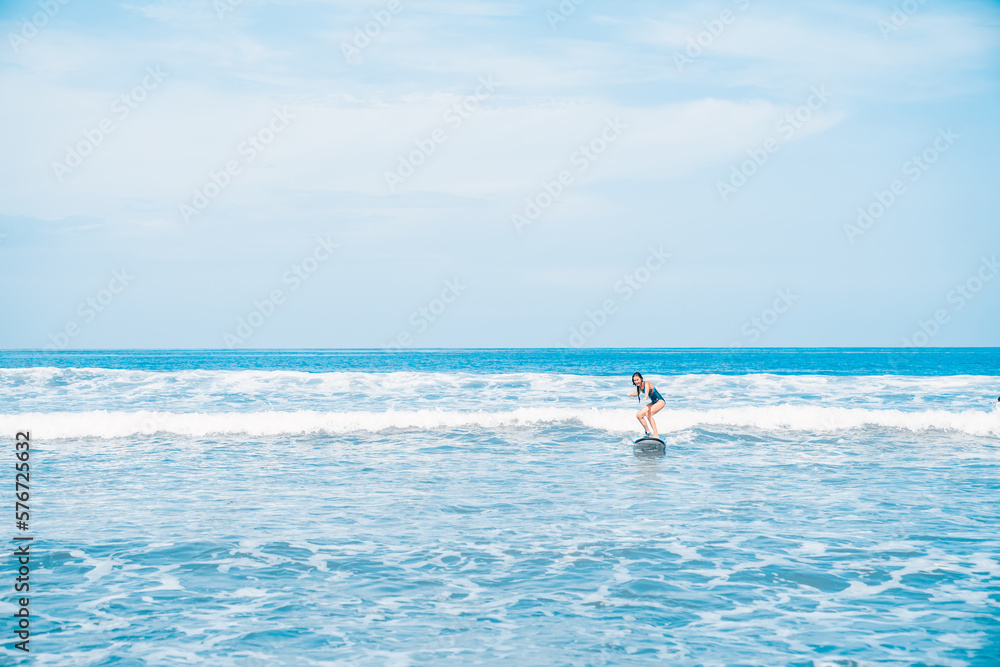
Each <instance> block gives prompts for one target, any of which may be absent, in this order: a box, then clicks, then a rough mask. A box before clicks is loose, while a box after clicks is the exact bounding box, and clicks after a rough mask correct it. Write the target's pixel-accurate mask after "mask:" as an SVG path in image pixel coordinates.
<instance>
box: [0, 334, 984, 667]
mask: <svg viewBox="0 0 1000 667" xmlns="http://www.w3.org/2000/svg"><path fill="white" fill-rule="evenodd" d="M998 369H1000V350H996V349H990V350H920V351H914V352H907V353H901V352H898V351H892V350H817V351H802V350H777V351H763V350H761V351H728V350H727V351H711V350H696V351H685V350H635V351H629V350H588V351H567V350H528V351H517V350H478V351H477V350H470V351H406V352H391V353H388V352H381V351H368V352H366V351H280V352H278V351H274V352H268V351H250V352H137V351H130V352H120V353H113V352H112V353H109V352H96V353H45V354H43V353H25V352H3V353H0V378H2V382H0V405H2V406H3V407H2V412H0V426H2V428H3V430H4V431H5V432H8V433H9V434H10V435H13V434H14V432H15V431H16V430H24V429H30V430H31V432H32V439H33V441H34V450H33V458H32V528H31V534H32V535H33V536H34V537H35V544H34V546H33V549H35V550H36V551H35V555H36V558H37V559H38V560H37V562H35V563H34V567H35V568H37V569H35V570H33V572H32V577H33V582H37V583H36V584H35V586H36V587H35V588H33V590H32V594H33V595H32V613H33V615H34V616H33V624H32V630H33V631H34V632H35V633H37V634H34V635H33V638H32V656H31V658H30V659H28V658H25V657H24V656H21V655H18V654H17V653H15V652H14V651H13V650H12V649H11V645H12V640H6V639H5V641H4V647H3V649H2V650H3V653H2V655H3V656H4V660H7V661H8V662H9V663H11V664H29V663H31V664H34V663H35V662H37V663H38V664H46V665H104V664H122V665H126V664H128V665H131V664H135V665H142V664H149V665H163V664H212V665H272V664H287V665H324V664H360V665H383V664H396V665H407V664H442V663H444V664H464V663H483V664H527V665H535V664H537V665H549V664H581V665H583V664H586V665H593V664H619V663H651V664H654V663H655V664H672V665H814V666H819V665H824V666H832V665H845V666H846V665H870V664H871V665H874V664H879V665H915V664H924V665H977V666H978V665H994V664H997V663H998V660H997V655H998V649H1000V627H998V621H997V618H998V615H997V610H998V606H1000V592H998V581H1000V555H998V554H1000V549H998V547H1000V537H998V535H1000V509H998V507H1000V505H998V502H997V501H998V495H1000V481H998V476H997V471H998V459H1000V410H998V409H997V407H996V406H997V396H998V395H1000V371H998ZM634 370H640V371H642V372H643V373H644V375H646V377H647V379H650V380H652V381H653V382H654V383H655V384H656V386H657V388H658V389H659V390H660V392H661V393H662V394H663V395H664V397H665V398H666V401H667V406H666V408H665V409H664V410H663V411H662V412H660V413H659V414H658V415H657V418H658V425H659V428H660V431H661V434H662V435H663V437H664V439H665V440H666V441H667V443H668V446H667V451H666V453H665V455H664V456H662V457H650V456H637V455H636V454H635V452H633V449H632V446H631V440H632V439H633V438H635V437H637V436H638V435H639V434H640V430H639V426H638V422H636V421H635V418H634V413H635V411H636V409H637V408H638V406H639V403H638V401H637V400H636V399H635V398H632V399H629V398H627V397H626V396H625V395H626V394H627V393H628V392H629V391H631V387H630V382H629V376H630V374H631V372H632V371H634ZM8 535H11V536H12V535H13V531H11V530H8ZM8 571H10V570H8ZM6 576H8V577H11V576H12V575H10V574H8V575H6ZM35 577H37V579H35ZM14 610H15V607H14V605H13V604H12V603H11V598H10V597H5V598H3V600H2V602H0V613H2V614H3V615H4V616H7V617H8V618H9V617H10V614H12V613H13V612H14ZM11 634H12V632H8V637H9V636H10V635H11Z"/></svg>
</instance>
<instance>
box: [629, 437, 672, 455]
mask: <svg viewBox="0 0 1000 667" xmlns="http://www.w3.org/2000/svg"><path fill="white" fill-rule="evenodd" d="M634 448H635V452H636V454H662V453H664V452H665V451H666V448H667V443H665V442H663V441H662V440H660V439H659V438H654V437H653V436H651V435H647V436H643V437H641V438H639V439H638V440H636V441H635V445H634Z"/></svg>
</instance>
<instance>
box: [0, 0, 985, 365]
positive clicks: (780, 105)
mask: <svg viewBox="0 0 1000 667" xmlns="http://www.w3.org/2000/svg"><path fill="white" fill-rule="evenodd" d="M0 33H2V35H3V36H4V39H3V43H2V44H0V91H2V95H3V98H2V104H0V155H2V160H0V259H2V261H0V285H2V294H0V307H2V309H3V313H4V316H3V318H2V322H0V348H3V349H43V348H44V349H58V350H73V349H98V348H171V349H173V348H279V347H284V348H384V347H400V348H410V347H413V348H431V347H563V346H565V347H730V346H742V347H791V346H808V347H827V346H885V347H893V346H916V347H921V346H996V345H1000V266H998V265H997V256H998V254H1000V226H998V224H997V222H998V211H1000V188H997V187H996V182H997V177H998V175H1000V168H998V165H997V160H996V156H997V155H998V154H1000V133H998V123H997V118H1000V88H998V83H1000V3H997V2H985V1H957V2H939V1H937V0H924V1H923V2H920V0H907V1H906V2H888V1H887V2H823V1H820V2H811V3H800V2H790V1H789V2H770V3H763V2H758V1H756V0H735V1H734V0H722V1H719V2H689V1H686V0H681V1H678V2H638V1H631V0H617V1H614V2H612V1H610V0H607V1H601V0H563V2H561V3H560V2H557V1H556V0H551V1H542V2H532V3H529V2H499V1H498V2H492V1H483V2H467V1H461V0H428V1H425V2H417V1H409V0H377V1H373V2H367V1H364V2H362V1H356V0H352V1H350V2H348V1H347V0H278V1H273V2H268V1H261V0H243V1H242V2H241V1H239V0H214V1H213V0H200V1H194V0H191V1H187V0H178V1H176V2H165V1H163V2H149V1H144V0H132V1H129V2H108V3H88V2H83V1H82V0H35V1H34V2H29V1H20V0H17V1H13V2H11V1H2V0H0Z"/></svg>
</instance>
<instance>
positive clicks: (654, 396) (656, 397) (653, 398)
mask: <svg viewBox="0 0 1000 667" xmlns="http://www.w3.org/2000/svg"><path fill="white" fill-rule="evenodd" d="M646 398H648V399H649V404H650V405H655V404H656V402H657V401H663V397H662V396H660V392H659V391H657V390H656V387H652V388H650V390H649V392H648V393H647V394H646ZM663 402H664V403H666V401H663Z"/></svg>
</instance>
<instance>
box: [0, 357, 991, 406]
mask: <svg viewBox="0 0 1000 667" xmlns="http://www.w3.org/2000/svg"><path fill="white" fill-rule="evenodd" d="M650 379H652V380H653V381H654V382H655V384H656V386H657V388H658V389H659V391H660V392H661V393H662V394H663V396H664V397H665V398H666V399H667V405H668V407H670V408H672V409H691V410H706V409H724V408H731V407H733V408H735V407H754V406H771V405H775V404H780V405H799V406H811V405H816V404H822V406H823V407H843V408H868V409H874V410H878V409H901V410H911V411H916V410H924V409H938V410H946V411H949V412H958V411H961V410H967V409H970V408H974V407H976V406H982V405H985V404H989V403H995V402H996V396H997V392H998V391H1000V377H996V376H970V375H961V376H960V375H954V376H933V377H913V376H895V375H883V376H832V375H774V374H766V373H759V374H746V375H710V374H687V375H664V376H658V375H652V374H651V375H650ZM630 391H632V386H631V384H630V382H629V378H628V377H627V376H600V375H594V376H589V375H572V374H559V373H505V374H487V373H469V372H449V373H442V372H410V371H405V372H402V371H401V372H391V373H365V372H357V371H337V372H324V373H311V372H302V371H285V370H282V371H262V370H242V371H232V370H184V371H169V372H166V371H138V370H111V369H99V368H67V369H59V368H13V369H0V405H2V406H4V409H5V410H6V411H8V412H11V413H15V412H17V413H19V412H56V411H72V412H82V411H88V410H111V411H119V410H120V411H125V410H128V411H135V410H162V411H166V412H179V413H189V412H226V411H241V412H253V411H262V410H275V411H281V412H291V411H296V410H314V411H321V412H327V411H333V412H346V411H351V410H357V409H364V408H368V409H373V410H384V409H385V408H388V407H392V408H395V409H396V410H399V411H403V410H423V409H430V410H433V409H435V408H441V409H443V410H484V411H488V412H497V411H502V410H506V411H514V410H516V409H518V408H534V407H557V406H558V407H568V408H574V409H579V408H591V407H593V408H602V409H604V408H613V407H623V408H628V407H632V406H636V407H638V402H637V401H636V400H635V399H634V398H633V399H631V400H630V399H629V398H627V396H626V395H627V394H628V393H629V392H630Z"/></svg>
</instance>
